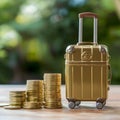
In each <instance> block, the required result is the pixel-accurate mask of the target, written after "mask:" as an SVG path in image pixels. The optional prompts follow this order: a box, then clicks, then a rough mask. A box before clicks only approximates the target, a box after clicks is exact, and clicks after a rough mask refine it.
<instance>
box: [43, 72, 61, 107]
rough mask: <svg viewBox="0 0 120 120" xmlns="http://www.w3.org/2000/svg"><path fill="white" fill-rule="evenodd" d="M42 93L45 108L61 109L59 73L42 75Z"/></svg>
mask: <svg viewBox="0 0 120 120" xmlns="http://www.w3.org/2000/svg"><path fill="white" fill-rule="evenodd" d="M44 93H45V108H50V109H52V108H53V109H57V108H62V103H61V74H59V73H45V74H44Z"/></svg>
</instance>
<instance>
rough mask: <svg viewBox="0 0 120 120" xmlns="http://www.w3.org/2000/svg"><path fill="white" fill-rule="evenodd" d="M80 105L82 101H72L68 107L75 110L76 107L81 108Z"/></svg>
mask: <svg viewBox="0 0 120 120" xmlns="http://www.w3.org/2000/svg"><path fill="white" fill-rule="evenodd" d="M80 103H81V101H70V102H69V103H68V107H69V108H70V109H74V108H75V107H76V106H79V105H80Z"/></svg>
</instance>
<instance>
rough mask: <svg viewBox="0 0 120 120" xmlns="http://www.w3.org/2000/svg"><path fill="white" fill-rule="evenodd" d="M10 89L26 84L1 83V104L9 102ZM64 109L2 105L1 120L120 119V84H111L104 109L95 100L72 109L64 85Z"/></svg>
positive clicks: (19, 88)
mask: <svg viewBox="0 0 120 120" xmlns="http://www.w3.org/2000/svg"><path fill="white" fill-rule="evenodd" d="M10 90H25V85H0V105H1V104H3V103H7V102H8V101H9V100H8V96H9V95H8V94H9V91H10ZM62 104H63V108H62V109H36V110H27V109H20V110H7V109H4V108H3V107H0V120H34V119H35V120H120V86H110V91H109V98H108V100H107V104H106V106H105V107H104V109H103V110H97V109H96V107H95V102H82V103H81V106H80V107H79V108H77V109H74V110H70V109H69V108H68V107H67V100H66V99H65V87H64V86H62Z"/></svg>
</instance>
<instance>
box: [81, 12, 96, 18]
mask: <svg viewBox="0 0 120 120" xmlns="http://www.w3.org/2000/svg"><path fill="white" fill-rule="evenodd" d="M79 17H80V18H84V17H90V18H91V17H92V18H94V17H95V18H98V16H97V15H96V14H95V13H92V12H84V13H80V14H79Z"/></svg>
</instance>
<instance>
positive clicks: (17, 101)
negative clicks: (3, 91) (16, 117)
mask: <svg viewBox="0 0 120 120" xmlns="http://www.w3.org/2000/svg"><path fill="white" fill-rule="evenodd" d="M24 101H25V91H10V93H9V106H6V107H5V108H6V109H20V108H22V106H23V103H24Z"/></svg>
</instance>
